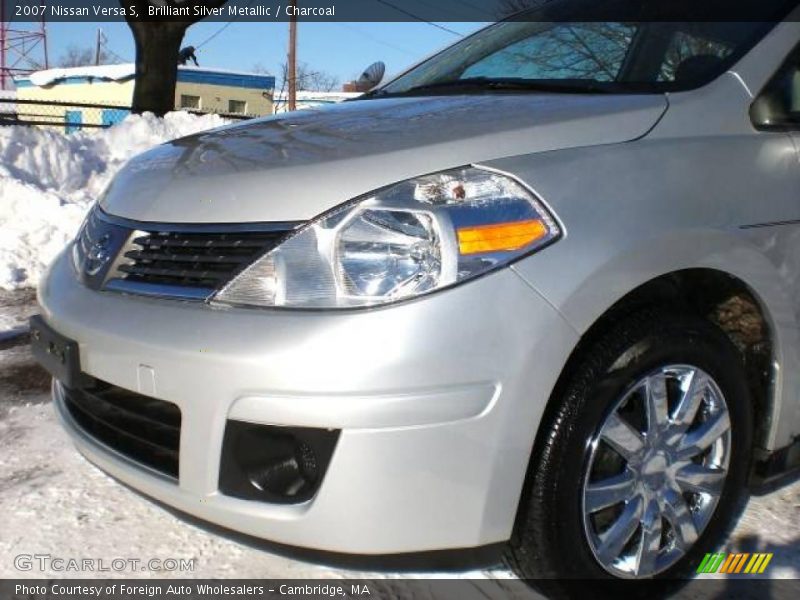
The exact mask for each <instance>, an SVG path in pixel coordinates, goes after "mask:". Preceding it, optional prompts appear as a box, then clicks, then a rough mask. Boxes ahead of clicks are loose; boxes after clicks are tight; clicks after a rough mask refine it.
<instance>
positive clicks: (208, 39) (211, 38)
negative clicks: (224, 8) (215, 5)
mask: <svg viewBox="0 0 800 600" xmlns="http://www.w3.org/2000/svg"><path fill="white" fill-rule="evenodd" d="M235 21H236V19H233V20H232V21H228V22H227V23H225V25H223V26H222V27H220V28H219V29H217V30H216V31H215V32H214V33H212V34H211V35H210V36H209V37H207V38H206V39H205V40H203V41H202V42H201V43H200V44H198V45H197V46H195V49H196V50H200V48H202V47H203V46H205V45H206V44H207V43H208V42H210V41H211V40H213V39H214V38H215V37H217V36H218V35H219V34H220V33H222V32H223V31H225V30H226V29H227V28H228V27H230V26H231V25H233V24H234V22H235Z"/></svg>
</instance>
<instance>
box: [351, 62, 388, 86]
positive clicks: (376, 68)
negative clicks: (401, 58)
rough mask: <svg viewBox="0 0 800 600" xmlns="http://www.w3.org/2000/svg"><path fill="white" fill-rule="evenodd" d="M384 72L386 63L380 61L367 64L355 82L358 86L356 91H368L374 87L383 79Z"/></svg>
mask: <svg viewBox="0 0 800 600" xmlns="http://www.w3.org/2000/svg"><path fill="white" fill-rule="evenodd" d="M385 74H386V65H385V64H384V63H382V62H380V61H379V62H376V63H372V64H371V65H370V66H368V67H367V68H366V69H365V70H364V72H363V73H362V74H361V77H359V78H358V81H357V82H356V86H357V87H358V91H360V92H368V91H370V90H371V89H372V88H374V87H376V86H377V85H378V84H379V83H380V82H381V81H383V76H384V75H385Z"/></svg>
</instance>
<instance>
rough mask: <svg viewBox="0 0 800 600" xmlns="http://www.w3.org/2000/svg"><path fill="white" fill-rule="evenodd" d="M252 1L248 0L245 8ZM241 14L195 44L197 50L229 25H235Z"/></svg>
mask: <svg viewBox="0 0 800 600" xmlns="http://www.w3.org/2000/svg"><path fill="white" fill-rule="evenodd" d="M252 3H253V0H247V4H245V8H247V7H248V6H250V5H251V4H252ZM240 14H241V13H240ZM239 16H240V15H239V14H237V15H236V16H235V17H234V18H233V19H231V20H230V21H228V22H227V23H225V24H224V25H223V26H222V27H220V28H219V29H217V30H216V31H215V32H214V33H212V34H211V35H210V36H208V37H207V38H206V39H205V40H203V41H202V42H201V43H200V44H199V45H198V46H195V50H199V49H200V48H202V47H203V46H205V45H206V44H207V43H208V42H210V41H211V40H213V39H214V38H215V37H217V36H218V35H219V34H220V33H222V32H223V31H225V30H226V29H227V28H228V27H230V26H231V25H233V24H234V23H235V22H236V21H237V20H238V19H239Z"/></svg>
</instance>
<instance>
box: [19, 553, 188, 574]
mask: <svg viewBox="0 0 800 600" xmlns="http://www.w3.org/2000/svg"><path fill="white" fill-rule="evenodd" d="M14 567H15V568H16V569H17V570H18V571H42V572H47V571H54V572H57V573H60V572H71V573H85V572H99V573H103V572H109V571H115V572H118V573H119V572H123V571H129V572H131V573H136V572H141V571H150V572H155V573H159V572H164V571H171V572H175V571H178V572H181V571H187V572H191V571H194V569H195V559H194V558H148V559H143V558H87V557H82V558H75V557H60V556H53V555H52V554H18V555H17V556H15V557H14Z"/></svg>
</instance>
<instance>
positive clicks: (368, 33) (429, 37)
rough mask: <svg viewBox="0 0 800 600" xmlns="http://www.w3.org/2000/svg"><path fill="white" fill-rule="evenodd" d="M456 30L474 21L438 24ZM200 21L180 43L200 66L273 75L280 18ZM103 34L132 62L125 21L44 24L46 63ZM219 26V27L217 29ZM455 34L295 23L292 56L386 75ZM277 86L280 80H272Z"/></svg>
mask: <svg viewBox="0 0 800 600" xmlns="http://www.w3.org/2000/svg"><path fill="white" fill-rule="evenodd" d="M441 25H444V26H446V27H447V28H448V29H452V30H454V31H456V32H459V33H462V34H468V33H471V32H472V31H475V30H476V29H478V28H479V27H481V24H478V23H442V24H441ZM224 26H225V23H219V22H214V23H204V22H200V23H197V24H195V25H193V26H192V27H190V28H189V30H188V31H187V33H186V37H185V38H184V44H183V45H184V46H188V45H192V46H195V47H197V48H199V51H198V53H197V58H198V60H199V62H200V65H201V66H206V67H217V68H223V69H233V70H240V71H250V70H252V69H253V68H254V67H255V66H256V65H259V66H261V67H263V68H265V69H266V70H267V71H269V72H270V73H272V74H273V75H278V74H279V73H280V65H281V64H282V63H283V62H284V61H285V60H286V49H287V41H288V25H287V24H286V23H239V22H233V23H232V24H230V25H229V26H227V27H224ZM98 27H101V28H102V30H103V33H104V35H105V37H106V38H107V40H108V42H107V48H108V50H110V51H111V52H112V53H113V56H114V57H115V58H116V59H117V62H132V61H133V59H134V54H135V52H134V45H133V38H132V36H131V32H130V29H129V28H128V26H127V24H125V23H49V24H48V28H47V35H48V38H47V39H48V52H49V56H50V63H51V66H56V65H57V63H58V59H59V58H60V57H61V56H62V55H63V53H64V51H65V50H66V49H67V48H68V47H69V46H70V45H76V46H78V47H82V48H83V47H90V46H91V47H93V46H94V43H95V39H96V35H97V28H98ZM223 27H224V28H223ZM458 39H459V38H458V37H457V36H456V35H454V34H453V33H450V32H447V31H444V30H443V29H440V28H438V27H436V26H435V25H432V24H429V23H421V22H419V23H417V22H411V23H300V25H299V32H298V61H300V62H303V63H307V64H308V65H309V67H311V68H312V69H313V70H318V71H325V72H327V73H330V74H331V75H334V76H336V77H338V78H339V80H340V81H341V82H345V81H349V80H351V79H355V78H357V77H358V76H359V75H360V74H361V72H362V71H363V70H364V68H365V67H367V66H368V65H369V64H371V63H373V62H375V61H378V60H381V61H383V62H385V63H386V71H387V75H391V74H392V73H397V72H400V71H402V70H403V69H404V68H405V67H408V66H410V65H411V64H413V63H414V62H416V61H418V60H420V59H422V58H424V57H426V56H428V55H430V54H432V53H433V52H435V51H437V50H439V49H441V48H443V47H445V46H447V45H449V44H451V43H452V42H454V41H456V40H458ZM278 85H280V82H278Z"/></svg>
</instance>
